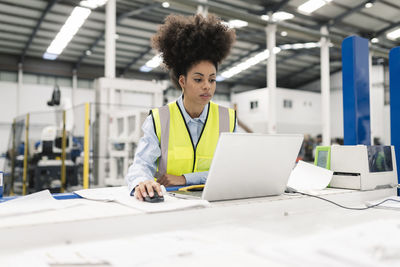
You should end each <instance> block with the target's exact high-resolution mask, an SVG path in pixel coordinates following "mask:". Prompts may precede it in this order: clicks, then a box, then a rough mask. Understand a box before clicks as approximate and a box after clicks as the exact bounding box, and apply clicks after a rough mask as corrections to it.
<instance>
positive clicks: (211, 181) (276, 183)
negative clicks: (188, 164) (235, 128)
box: [202, 133, 303, 201]
mask: <svg viewBox="0 0 400 267" xmlns="http://www.w3.org/2000/svg"><path fill="white" fill-rule="evenodd" d="M302 141H303V135H300V134H275V135H266V134H247V133H222V134H221V135H220V138H219V141H218V144H217V147H216V149H215V153H214V158H213V160H212V163H211V166H210V171H209V173H208V177H207V181H206V185H205V188H204V191H203V194H202V198H203V199H206V200H208V201H217V200H227V199H239V198H249V197H262V196H270V195H279V194H282V193H283V192H284V190H285V188H286V185H287V181H288V179H289V175H290V172H291V170H292V168H293V166H294V164H295V161H296V157H297V155H298V153H299V151H300V147H301V143H302Z"/></svg>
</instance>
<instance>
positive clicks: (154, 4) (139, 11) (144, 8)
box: [75, 3, 161, 69]
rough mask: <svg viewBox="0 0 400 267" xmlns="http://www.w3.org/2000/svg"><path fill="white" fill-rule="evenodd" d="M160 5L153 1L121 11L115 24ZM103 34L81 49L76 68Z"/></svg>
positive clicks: (101, 38)
mask: <svg viewBox="0 0 400 267" xmlns="http://www.w3.org/2000/svg"><path fill="white" fill-rule="evenodd" d="M160 5H161V4H160V3H153V4H149V5H146V6H144V7H141V8H138V9H135V10H132V11H129V12H126V13H123V14H121V15H119V16H118V17H117V21H116V24H117V25H120V23H121V21H122V20H124V19H126V18H129V17H133V16H137V15H139V14H140V13H142V12H146V11H149V10H151V9H153V8H156V7H158V6H160ZM105 34H106V32H105V31H103V32H102V33H101V34H100V35H99V36H98V37H97V38H96V40H95V41H94V42H93V43H92V44H91V45H90V46H89V48H88V49H87V50H85V51H83V53H82V55H81V56H80V57H79V59H78V61H77V62H76V64H75V68H76V69H78V68H79V66H80V64H81V63H82V61H83V60H84V59H85V58H86V56H87V54H86V51H93V49H94V48H95V47H96V46H97V45H98V44H99V42H100V41H101V40H103V38H104V36H105Z"/></svg>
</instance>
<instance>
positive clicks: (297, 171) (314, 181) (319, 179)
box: [288, 161, 333, 191]
mask: <svg viewBox="0 0 400 267" xmlns="http://www.w3.org/2000/svg"><path fill="white" fill-rule="evenodd" d="M332 175H333V171H330V170H327V169H325V168H321V167H318V166H315V165H313V164H310V163H307V162H304V161H299V162H298V163H297V166H296V167H295V168H294V169H293V171H292V173H291V174H290V177H289V181H288V186H289V187H291V188H294V189H296V190H299V191H309V190H322V189H324V188H326V187H327V186H328V185H329V183H330V181H331V179H332Z"/></svg>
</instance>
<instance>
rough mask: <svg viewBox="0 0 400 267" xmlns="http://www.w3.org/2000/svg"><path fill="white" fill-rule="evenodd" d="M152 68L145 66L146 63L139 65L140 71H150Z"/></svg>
mask: <svg viewBox="0 0 400 267" xmlns="http://www.w3.org/2000/svg"><path fill="white" fill-rule="evenodd" d="M152 69H153V68H149V67H147V66H146V65H143V66H141V67H140V69H139V70H140V71H141V72H149V71H151V70H152Z"/></svg>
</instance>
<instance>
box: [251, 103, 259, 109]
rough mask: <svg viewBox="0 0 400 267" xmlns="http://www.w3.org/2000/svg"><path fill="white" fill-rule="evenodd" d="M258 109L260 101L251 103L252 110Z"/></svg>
mask: <svg viewBox="0 0 400 267" xmlns="http://www.w3.org/2000/svg"><path fill="white" fill-rule="evenodd" d="M257 108H258V101H250V110H255V109H257Z"/></svg>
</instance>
